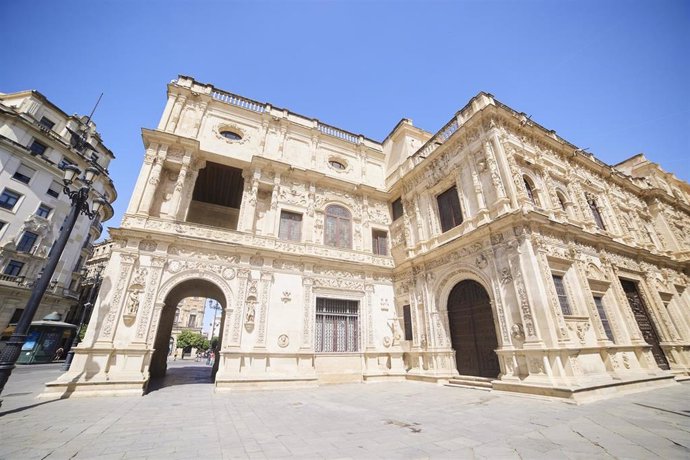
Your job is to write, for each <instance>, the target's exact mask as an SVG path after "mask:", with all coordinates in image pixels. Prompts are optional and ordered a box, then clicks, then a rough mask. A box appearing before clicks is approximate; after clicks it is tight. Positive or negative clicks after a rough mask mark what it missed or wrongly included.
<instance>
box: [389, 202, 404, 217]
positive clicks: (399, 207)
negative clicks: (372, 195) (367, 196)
mask: <svg viewBox="0 0 690 460" xmlns="http://www.w3.org/2000/svg"><path fill="white" fill-rule="evenodd" d="M391 210H392V211H393V220H398V219H400V218H401V217H402V215H403V204H402V199H400V198H398V199H397V200H395V201H393V203H391Z"/></svg>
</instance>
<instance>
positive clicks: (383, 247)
mask: <svg viewBox="0 0 690 460" xmlns="http://www.w3.org/2000/svg"><path fill="white" fill-rule="evenodd" d="M371 246H372V251H374V254H377V255H379V256H387V255H388V232H386V231H383V230H372V231H371Z"/></svg>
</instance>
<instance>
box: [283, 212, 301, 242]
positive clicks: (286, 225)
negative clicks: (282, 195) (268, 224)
mask: <svg viewBox="0 0 690 460" xmlns="http://www.w3.org/2000/svg"><path fill="white" fill-rule="evenodd" d="M278 238H280V239H281V240H290V241H301V240H302V214H298V213H296V212H290V211H280V228H279V229H278Z"/></svg>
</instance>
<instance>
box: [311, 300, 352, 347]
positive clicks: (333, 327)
mask: <svg viewBox="0 0 690 460" xmlns="http://www.w3.org/2000/svg"><path fill="white" fill-rule="evenodd" d="M358 349H359V302H357V301H356V300H342V299H325V298H320V297H318V298H317V299H316V340H315V343H314V350H315V351H317V352H324V353H328V352H330V353H346V352H355V351H358Z"/></svg>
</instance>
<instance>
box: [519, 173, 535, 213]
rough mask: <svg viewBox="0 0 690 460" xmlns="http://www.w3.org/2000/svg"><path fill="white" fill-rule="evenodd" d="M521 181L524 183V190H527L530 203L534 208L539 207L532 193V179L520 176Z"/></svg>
mask: <svg viewBox="0 0 690 460" xmlns="http://www.w3.org/2000/svg"><path fill="white" fill-rule="evenodd" d="M522 180H524V181H525V189H526V190H527V196H528V197H529V199H530V201H531V202H532V203H533V204H534V205H535V206H539V202H538V201H537V197H536V195H535V193H534V184H533V183H532V179H530V178H529V177H527V176H522Z"/></svg>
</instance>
